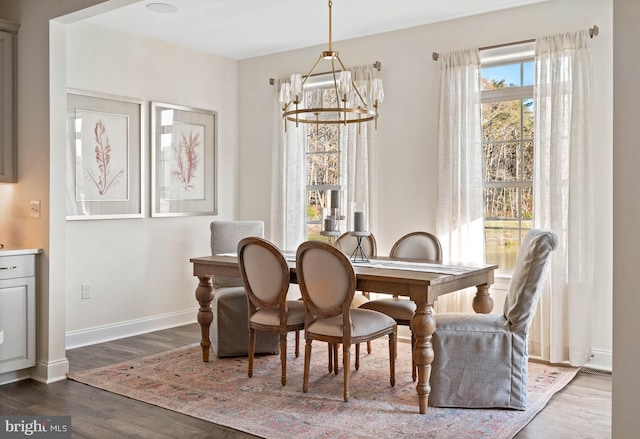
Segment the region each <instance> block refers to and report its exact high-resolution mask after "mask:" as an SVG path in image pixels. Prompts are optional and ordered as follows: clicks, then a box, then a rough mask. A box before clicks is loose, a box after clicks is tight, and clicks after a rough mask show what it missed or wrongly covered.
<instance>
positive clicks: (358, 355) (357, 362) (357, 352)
mask: <svg viewBox="0 0 640 439" xmlns="http://www.w3.org/2000/svg"><path fill="white" fill-rule="evenodd" d="M356 370H360V343H358V344H356Z"/></svg>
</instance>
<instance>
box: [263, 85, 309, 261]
mask: <svg viewBox="0 0 640 439" xmlns="http://www.w3.org/2000/svg"><path fill="white" fill-rule="evenodd" d="M283 82H287V81H284V80H277V81H276V82H275V84H274V85H275V87H274V92H275V93H274V104H273V106H274V107H273V115H274V116H273V119H274V122H273V149H272V170H271V241H272V242H273V243H274V244H275V245H277V246H278V247H279V248H281V249H283V250H295V249H296V248H298V245H299V244H300V243H301V242H303V241H304V240H305V236H306V220H307V219H306V216H305V215H306V210H305V204H306V197H307V191H306V188H307V175H306V172H305V171H306V168H307V166H306V160H305V157H306V144H307V127H306V124H303V123H301V124H298V127H297V128H296V126H295V124H288V126H287V130H286V131H285V129H284V120H283V119H282V108H281V107H280V101H279V96H280V86H281V84H282V83H283Z"/></svg>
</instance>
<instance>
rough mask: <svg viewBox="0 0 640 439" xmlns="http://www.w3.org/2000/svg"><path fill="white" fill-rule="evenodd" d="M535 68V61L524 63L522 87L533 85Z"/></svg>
mask: <svg viewBox="0 0 640 439" xmlns="http://www.w3.org/2000/svg"><path fill="white" fill-rule="evenodd" d="M534 67H535V65H534V63H533V61H529V62H525V63H522V85H533V78H534V75H535V68H534Z"/></svg>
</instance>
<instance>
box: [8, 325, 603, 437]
mask: <svg viewBox="0 0 640 439" xmlns="http://www.w3.org/2000/svg"><path fill="white" fill-rule="evenodd" d="M199 340H200V327H199V326H198V324H197V323H194V324H192V325H185V326H180V327H177V328H171V329H166V330H162V331H157V332H153V333H149V334H143V335H139V336H135V337H130V338H126V339H121V340H115V341H112V342H107V343H101V344H97V345H92V346H87V347H82V348H77V349H72V350H69V351H67V358H68V359H69V363H70V370H71V371H78V370H86V369H90V368H95V367H102V366H106V365H109V364H114V363H119V362H122V361H127V360H130V359H133V358H138V357H141V356H146V355H150V354H154V353H158V352H164V351H167V350H169V349H173V348H177V347H180V346H185V345H189V344H193V343H197V342H198V341H199ZM0 414H2V415H17V416H20V415H49V416H55V415H66V416H68V415H71V425H72V431H73V437H74V439H102V438H140V439H147V438H149V439H174V438H178V437H179V438H199V439H202V438H205V439H249V438H256V437H257V436H253V435H250V434H247V433H243V432H240V431H237V430H233V429H231V428H228V427H224V426H220V425H216V424H212V423H210V422H207V421H203V420H201V419H197V418H193V417H191V416H187V415H183V414H180V413H177V412H173V411H170V410H166V409H163V408H160V407H156V406H153V405H150V404H146V403H143V402H140V401H136V400H133V399H130V398H126V397H123V396H120V395H116V394H113V393H110V392H105V391H102V390H99V389H96V388H94V387H90V386H87V385H85V384H81V383H78V382H75V381H71V380H65V381H60V382H57V383H52V384H42V383H38V382H35V381H32V380H24V381H19V382H17V383H11V384H6V385H4V386H1V387H0ZM381 437H383V435H381ZM515 437H516V439H573V438H576V439H577V438H580V439H609V438H610V437H611V376H600V375H589V374H584V373H579V374H578V375H577V376H576V378H575V379H574V380H573V381H572V382H571V383H570V384H569V385H568V386H567V387H565V389H563V390H562V391H561V392H559V393H557V394H556V395H554V397H553V398H552V399H551V401H550V402H549V404H548V405H547V406H546V407H545V408H544V409H543V410H542V411H541V412H540V413H539V414H538V415H537V416H536V417H535V418H534V419H533V420H532V421H531V422H530V423H529V424H528V425H527V426H526V427H525V428H524V429H523V430H522V431H521V432H520V433H518V434H517V435H516V436H515Z"/></svg>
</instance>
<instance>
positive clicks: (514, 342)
mask: <svg viewBox="0 0 640 439" xmlns="http://www.w3.org/2000/svg"><path fill="white" fill-rule="evenodd" d="M558 241H559V240H558V236H557V235H556V234H555V233H553V232H550V231H545V230H538V229H533V230H530V231H529V232H527V234H526V235H525V237H524V239H523V240H522V244H521V246H520V249H519V251H518V256H517V257H516V265H515V268H514V270H513V275H512V277H511V282H510V284H509V290H508V291H507V297H506V299H505V302H504V308H503V313H502V314H467V313H445V314H440V315H437V316H436V331H435V332H434V334H433V338H432V340H431V342H432V344H433V351H434V360H433V363H432V364H431V380H430V384H431V394H430V395H429V402H430V404H431V405H433V406H436V407H461V408H510V409H516V410H524V409H525V408H526V404H527V373H528V359H529V354H528V345H527V335H528V332H529V327H530V325H531V321H532V320H533V316H534V314H535V311H536V307H537V303H538V300H539V297H540V294H541V290H542V288H543V285H544V275H545V266H546V265H547V263H548V261H549V259H550V256H551V252H552V251H554V250H555V249H556V248H557V247H558Z"/></svg>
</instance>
